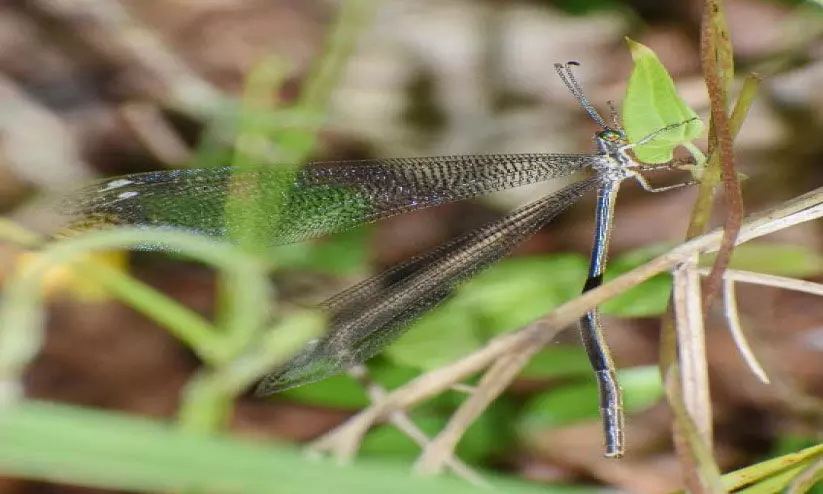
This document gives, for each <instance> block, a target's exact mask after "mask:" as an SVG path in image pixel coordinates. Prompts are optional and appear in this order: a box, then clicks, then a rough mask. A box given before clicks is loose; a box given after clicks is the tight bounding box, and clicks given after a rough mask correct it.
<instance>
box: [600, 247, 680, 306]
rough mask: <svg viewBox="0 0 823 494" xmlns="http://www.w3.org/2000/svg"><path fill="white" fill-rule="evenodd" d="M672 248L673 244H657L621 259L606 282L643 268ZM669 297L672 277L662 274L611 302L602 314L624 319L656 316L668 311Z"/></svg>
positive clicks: (611, 267) (608, 272)
mask: <svg viewBox="0 0 823 494" xmlns="http://www.w3.org/2000/svg"><path fill="white" fill-rule="evenodd" d="M670 247H671V244H665V243H664V244H656V245H653V246H649V247H643V248H640V249H635V250H633V251H630V252H627V253H625V254H623V255H621V256H618V257H617V258H615V259H614V261H612V262H611V264H610V265H609V268H608V269H607V270H606V275H605V277H604V279H605V281H610V280H612V279H614V278H616V277H618V276H620V275H621V274H623V273H626V272H628V271H631V270H632V269H635V268H636V267H638V266H642V265H643V264H645V263H647V262H648V261H650V260H651V259H654V258H655V257H657V256H658V255H660V254H662V253H663V252H666V251H667V250H669V248H670ZM670 294H671V276H670V275H669V274H660V275H657V276H654V277H652V278H651V279H649V280H647V281H645V282H644V283H641V284H640V285H637V286H635V287H632V288H630V289H629V290H626V291H625V292H624V293H622V294H620V296H618V297H616V298H613V299H611V300H609V301H608V302H606V303H605V304H603V305H601V310H602V311H603V313H605V314H611V315H615V316H622V317H649V316H656V315H659V314H662V313H663V312H664V311H665V310H666V305H667V304H668V301H669V295H670Z"/></svg>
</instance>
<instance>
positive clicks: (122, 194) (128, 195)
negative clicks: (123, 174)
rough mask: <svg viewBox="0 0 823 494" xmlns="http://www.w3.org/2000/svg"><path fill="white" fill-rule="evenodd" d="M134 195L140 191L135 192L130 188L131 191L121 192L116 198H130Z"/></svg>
mask: <svg viewBox="0 0 823 494" xmlns="http://www.w3.org/2000/svg"><path fill="white" fill-rule="evenodd" d="M136 195H140V193H139V192H135V191H133V190H132V191H129V192H123V193H121V194H118V195H117V198H118V199H131V198H132V197H134V196H136Z"/></svg>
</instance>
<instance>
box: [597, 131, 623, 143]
mask: <svg viewBox="0 0 823 494" xmlns="http://www.w3.org/2000/svg"><path fill="white" fill-rule="evenodd" d="M599 137H600V138H601V139H603V140H604V141H608V142H616V141H619V140H620V139H622V138H623V134H622V133H621V132H618V131H616V130H611V129H609V130H604V131H603V132H601V133H600V134H599Z"/></svg>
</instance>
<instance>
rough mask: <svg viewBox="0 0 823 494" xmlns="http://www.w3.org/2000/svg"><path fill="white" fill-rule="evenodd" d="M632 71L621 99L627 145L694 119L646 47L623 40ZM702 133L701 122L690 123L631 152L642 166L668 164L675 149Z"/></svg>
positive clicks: (663, 69)
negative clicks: (632, 64)
mask: <svg viewBox="0 0 823 494" xmlns="http://www.w3.org/2000/svg"><path fill="white" fill-rule="evenodd" d="M626 41H627V43H628V44H629V49H630V50H631V53H632V59H633V60H634V69H633V70H632V74H631V76H630V77H629V83H628V85H627V87H626V96H625V98H624V99H623V125H624V126H625V128H626V134H627V136H628V138H629V141H630V142H638V141H640V140H641V139H643V138H644V137H646V136H649V135H651V134H652V133H654V132H656V131H659V130H660V129H662V128H664V127H666V126H667V125H672V124H679V123H683V122H686V121H688V120H691V119H696V118H697V114H696V113H695V112H694V111H693V110H692V109H691V108H689V107H688V106H687V105H686V103H685V102H684V101H683V99H682V98H681V97H680V95H678V94H677V89H676V88H675V86H674V81H672V78H671V76H670V75H669V73H668V72H667V71H666V69H665V68H664V67H663V64H661V63H660V60H658V58H657V55H655V54H654V52H653V51H652V50H651V49H649V48H648V47H646V46H644V45H642V44H640V43H637V42H635V41H632V40H631V39H628V38H626ZM702 133H703V122H701V121H700V120H692V121H690V122H689V123H686V124H684V125H681V126H680V127H677V128H676V129H672V130H669V131H667V132H664V133H662V134H660V135H658V136H657V137H655V138H654V140H652V141H651V142H649V143H647V144H644V145H642V146H637V147H635V148H633V151H634V154H635V156H637V159H638V160H640V161H642V162H644V163H665V162H667V161H671V159H672V156H673V151H674V148H675V147H677V146H678V145H680V144H682V143H684V142H688V141H690V140H692V139H695V138H697V137H699V136H700V134H702Z"/></svg>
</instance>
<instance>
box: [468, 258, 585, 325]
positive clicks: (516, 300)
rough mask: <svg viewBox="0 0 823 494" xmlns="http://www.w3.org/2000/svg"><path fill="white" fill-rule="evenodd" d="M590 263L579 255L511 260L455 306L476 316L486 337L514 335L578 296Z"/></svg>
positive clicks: (485, 275) (473, 283) (476, 283)
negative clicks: (512, 333)
mask: <svg viewBox="0 0 823 494" xmlns="http://www.w3.org/2000/svg"><path fill="white" fill-rule="evenodd" d="M587 262H588V261H587V260H586V259H585V258H584V257H583V256H581V255H579V254H561V255H551V256H539V257H521V258H515V259H507V260H504V261H503V262H500V263H498V264H496V265H494V266H493V267H491V268H489V269H488V270H486V271H484V272H482V273H480V274H479V275H478V276H477V277H475V278H474V279H473V280H471V281H470V282H469V283H466V285H465V286H463V287H462V288H461V289H460V291H459V292H458V295H457V297H456V298H455V301H454V303H455V305H459V306H460V307H463V308H466V309H467V310H471V311H472V312H473V313H474V314H476V316H477V317H478V318H479V319H480V320H481V322H482V326H481V328H482V330H483V334H485V335H489V336H493V335H497V334H501V333H506V332H509V331H513V330H515V329H518V328H520V327H522V326H523V325H525V324H528V323H529V322H531V321H533V320H534V319H536V318H538V317H540V316H542V315H543V314H545V313H547V312H549V311H550V310H552V309H554V308H555V307H557V306H559V305H560V304H562V303H564V302H567V301H569V300H571V299H573V298H574V297H576V296H578V295H579V294H580V291H581V290H582V289H583V282H584V280H585V278H586V268H587Z"/></svg>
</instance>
